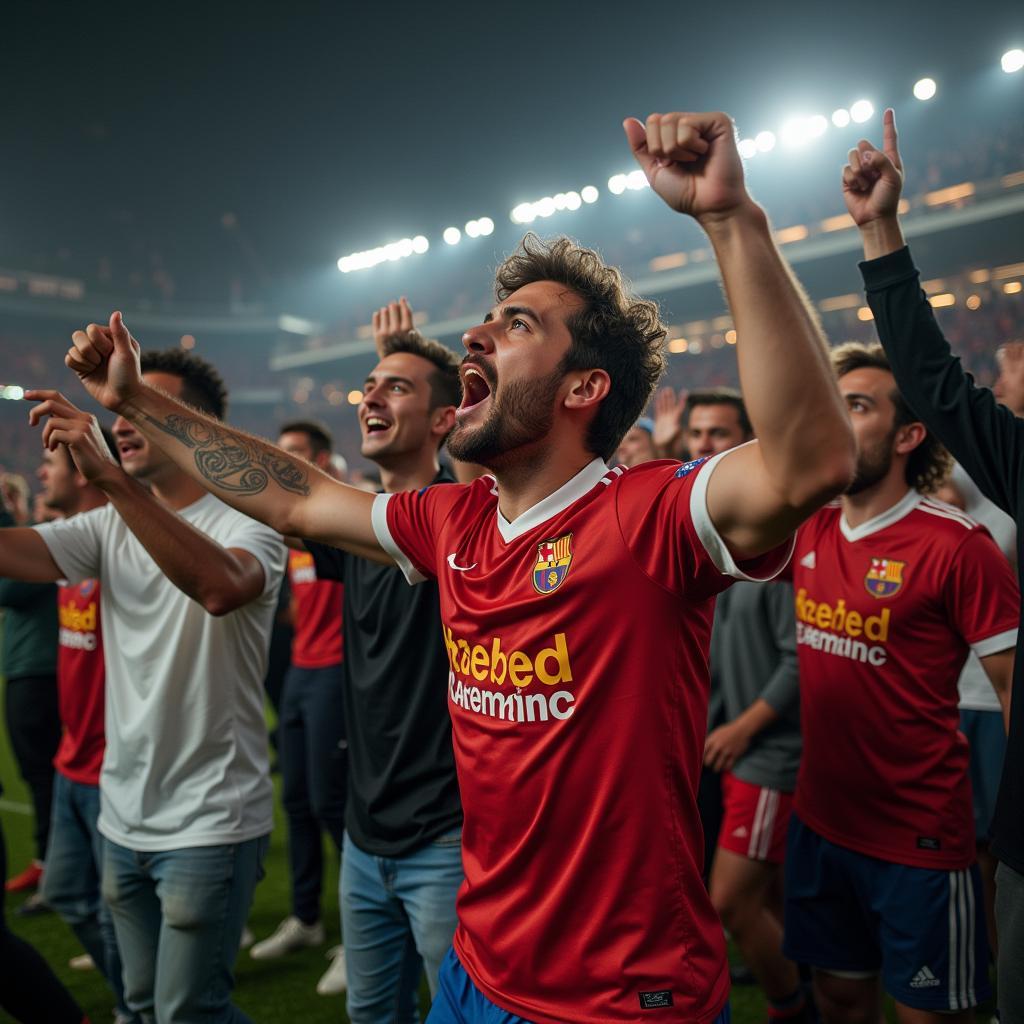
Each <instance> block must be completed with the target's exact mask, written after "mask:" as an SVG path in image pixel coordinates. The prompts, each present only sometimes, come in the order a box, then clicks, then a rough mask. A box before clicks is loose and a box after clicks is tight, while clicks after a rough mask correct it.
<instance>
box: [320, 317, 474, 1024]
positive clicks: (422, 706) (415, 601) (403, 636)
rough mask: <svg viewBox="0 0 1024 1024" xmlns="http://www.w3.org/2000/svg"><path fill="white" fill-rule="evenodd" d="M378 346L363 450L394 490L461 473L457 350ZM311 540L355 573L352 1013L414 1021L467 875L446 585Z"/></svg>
mask: <svg viewBox="0 0 1024 1024" xmlns="http://www.w3.org/2000/svg"><path fill="white" fill-rule="evenodd" d="M379 350H380V357H381V358H380V361H379V362H378V364H377V366H376V367H375V368H374V369H373V371H372V372H371V373H370V374H369V376H368V377H367V379H366V381H365V383H364V385H363V400H362V403H361V404H360V406H359V409H358V417H359V429H360V433H361V436H362V445H361V450H362V454H363V456H364V457H365V458H368V459H370V460H371V461H372V462H375V463H376V464H377V465H378V466H379V467H380V473H381V479H382V484H383V491H384V493H386V494H395V493H398V492H400V491H414V490H420V489H422V488H424V487H428V486H431V485H433V484H444V483H453V482H454V479H453V477H452V474H451V473H450V472H448V471H447V470H446V469H443V468H442V467H441V464H440V462H439V460H438V449H439V447H440V446H441V445H442V444H443V443H444V439H445V437H446V436H447V435H448V432H449V431H450V430H451V427H452V424H453V423H454V421H455V407H456V406H457V405H458V403H459V397H460V392H461V387H460V383H459V373H458V361H457V360H456V358H455V356H454V354H453V353H452V352H450V351H449V350H448V349H446V348H445V347H444V346H442V345H440V344H438V343H437V342H435V341H429V340H427V339H424V338H421V337H419V335H418V334H416V332H414V331H408V332H406V334H405V335H404V336H402V335H401V333H392V334H391V335H389V337H387V338H385V339H381V341H380V349H379ZM306 543H307V547H308V549H309V551H310V553H311V555H312V557H313V559H314V562H315V565H316V570H317V573H318V575H319V576H321V577H322V578H325V579H326V578H330V579H338V580H341V581H343V582H344V585H345V589H344V614H343V617H342V621H343V625H344V632H345V665H344V670H343V671H344V695H345V716H346V721H347V722H348V723H349V730H350V734H351V736H352V743H351V744H350V748H349V759H350V762H349V763H350V770H349V797H348V803H347V806H346V827H345V853H344V857H343V860H342V867H341V885H340V894H341V916H342V933H343V934H344V936H345V945H346V948H347V950H348V953H347V960H348V972H349V979H348V980H349V989H348V1015H349V1019H350V1020H351V1021H353V1024H391V1022H394V1024H406V1022H413V1021H416V1020H418V1019H419V1016H418V1012H419V1000H418V993H419V987H420V976H421V974H422V972H423V970H424V969H425V970H426V975H427V981H428V983H429V986H430V992H431V996H433V995H434V994H435V993H436V991H437V978H438V972H439V970H440V966H441V961H442V960H443V958H444V955H445V953H446V952H447V951H448V948H449V947H450V946H451V944H452V936H453V934H454V932H455V923H456V918H455V897H456V894H457V892H458V889H459V886H460V885H461V884H462V881H463V877H464V876H463V872H462V852H461V838H462V831H461V829H462V806H461V803H460V800H459V788H458V780H457V778H456V774H455V760H454V754H453V751H452V731H451V719H450V717H449V715H448V702H447V697H446V687H445V683H446V681H447V678H448V655H447V653H446V649H445V644H444V639H443V636H442V633H441V621H440V614H439V603H438V593H437V584H436V583H433V582H430V583H424V584H423V585H422V586H419V587H410V586H408V584H407V583H406V580H405V577H404V576H403V575H402V571H401V570H400V569H399V568H398V567H397V566H395V565H390V566H388V565H381V564H378V563H376V562H372V561H369V560H367V559H365V558H359V557H356V556H355V555H353V554H350V553H348V552H346V551H342V550H339V549H338V548H334V547H329V546H327V545H324V544H318V543H315V542H314V541H307V542H306Z"/></svg>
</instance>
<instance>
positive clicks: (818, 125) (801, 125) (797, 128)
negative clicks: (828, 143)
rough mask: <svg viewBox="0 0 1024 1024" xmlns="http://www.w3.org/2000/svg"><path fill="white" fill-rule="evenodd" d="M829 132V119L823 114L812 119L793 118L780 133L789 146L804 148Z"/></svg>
mask: <svg viewBox="0 0 1024 1024" xmlns="http://www.w3.org/2000/svg"><path fill="white" fill-rule="evenodd" d="M826 131H828V119H827V118H825V117H823V116H822V115H821V114H814V115H813V116H812V117H792V118H790V119H789V120H788V121H787V122H786V123H785V124H784V125H783V126H782V129H781V130H780V132H779V135H780V136H781V138H782V141H783V142H784V143H785V144H786V145H787V146H804V145H806V144H807V143H808V142H810V141H811V140H812V139H817V138H820V136H822V135H824V134H825V132H826Z"/></svg>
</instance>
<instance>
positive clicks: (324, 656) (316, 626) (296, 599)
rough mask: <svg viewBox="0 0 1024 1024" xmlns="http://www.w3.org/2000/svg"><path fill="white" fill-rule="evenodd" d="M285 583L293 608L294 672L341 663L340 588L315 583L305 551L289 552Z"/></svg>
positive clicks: (326, 582) (329, 582)
mask: <svg viewBox="0 0 1024 1024" xmlns="http://www.w3.org/2000/svg"><path fill="white" fill-rule="evenodd" d="M288 582H289V583H290V584H291V588H292V601H293V606H294V608H295V632H294V633H293V635H292V664H293V665H295V666H296V667H297V668H326V667H327V666H328V665H337V664H339V663H340V662H341V661H342V657H343V642H342V637H341V597H342V584H340V583H338V582H336V581H335V580H318V579H317V578H316V566H315V565H314V564H313V556H312V555H311V554H310V553H309V552H308V551H292V550H289V552H288Z"/></svg>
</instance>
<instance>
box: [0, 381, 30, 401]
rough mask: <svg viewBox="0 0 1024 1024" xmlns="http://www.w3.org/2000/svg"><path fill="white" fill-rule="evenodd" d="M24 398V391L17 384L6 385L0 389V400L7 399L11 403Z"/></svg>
mask: <svg viewBox="0 0 1024 1024" xmlns="http://www.w3.org/2000/svg"><path fill="white" fill-rule="evenodd" d="M24 397H25V389H24V388H21V387H19V386H18V385H17V384H8V385H6V386H5V387H3V388H0V398H9V399H10V400H11V401H12V402H20V401H21V400H22V399H23V398H24Z"/></svg>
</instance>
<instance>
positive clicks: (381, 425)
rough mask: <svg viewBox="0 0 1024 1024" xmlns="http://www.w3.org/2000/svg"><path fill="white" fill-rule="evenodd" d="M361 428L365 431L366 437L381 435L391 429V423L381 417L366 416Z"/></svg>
mask: <svg viewBox="0 0 1024 1024" xmlns="http://www.w3.org/2000/svg"><path fill="white" fill-rule="evenodd" d="M363 427H364V429H365V430H366V434H367V436H370V435H372V434H382V433H384V431H386V430H390V429H391V421H390V420H386V419H385V418H384V417H383V416H377V415H376V414H375V415H372V416H367V417H366V419H365V420H364V421H363Z"/></svg>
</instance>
